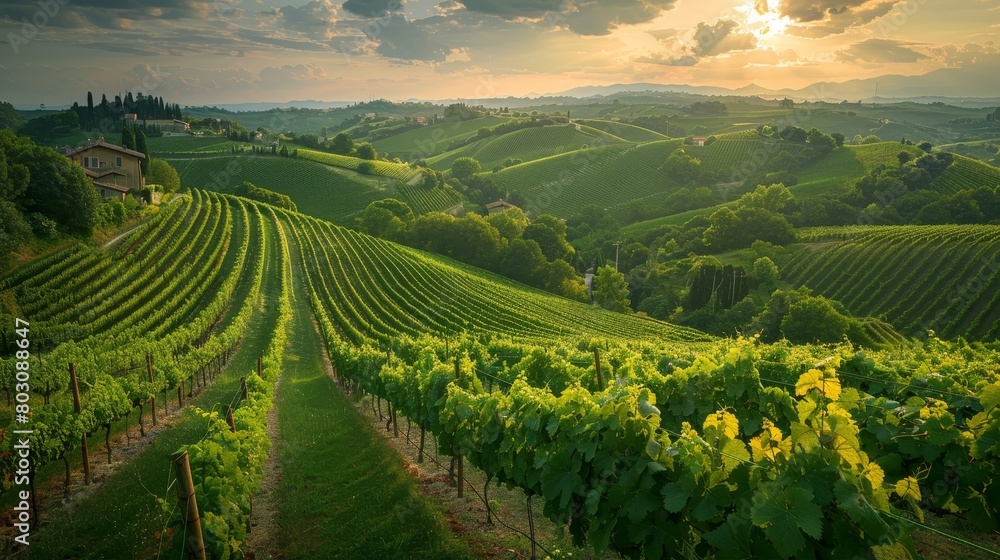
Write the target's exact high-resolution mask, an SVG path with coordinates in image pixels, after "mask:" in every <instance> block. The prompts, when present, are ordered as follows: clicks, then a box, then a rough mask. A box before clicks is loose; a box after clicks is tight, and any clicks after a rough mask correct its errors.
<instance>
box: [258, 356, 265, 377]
mask: <svg viewBox="0 0 1000 560" xmlns="http://www.w3.org/2000/svg"><path fill="white" fill-rule="evenodd" d="M257 377H260V378H261V379H263V378H264V358H257Z"/></svg>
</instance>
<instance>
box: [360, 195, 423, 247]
mask: <svg viewBox="0 0 1000 560" xmlns="http://www.w3.org/2000/svg"><path fill="white" fill-rule="evenodd" d="M413 221H414V216H413V210H412V209H411V208H410V206H409V205H408V204H407V203H405V202H403V201H402V200H397V199H395V198H383V199H381V200H376V201H374V202H372V203H371V204H369V205H368V206H367V207H366V208H365V209H364V210H363V211H362V212H361V217H360V218H358V223H359V225H360V227H361V230H362V231H364V232H365V233H367V234H369V235H374V236H376V237H383V238H386V239H401V238H402V237H403V235H404V234H405V232H406V230H407V229H408V228H409V226H410V225H412V224H413Z"/></svg>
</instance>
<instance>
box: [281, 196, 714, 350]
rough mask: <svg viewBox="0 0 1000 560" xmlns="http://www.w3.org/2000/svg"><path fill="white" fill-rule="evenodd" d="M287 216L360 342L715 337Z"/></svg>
mask: <svg viewBox="0 0 1000 560" xmlns="http://www.w3.org/2000/svg"><path fill="white" fill-rule="evenodd" d="M286 219H287V220H289V221H290V222H291V223H292V224H293V226H294V230H295V232H296V235H297V236H298V245H299V247H300V248H301V250H302V262H303V263H305V265H306V272H307V274H308V277H309V282H310V286H311V289H312V291H313V292H314V293H315V294H316V296H317V298H318V301H320V302H322V303H323V305H324V306H325V308H326V309H327V311H328V314H329V316H330V317H331V318H335V323H336V326H337V328H338V329H339V330H340V332H342V333H343V334H344V335H345V336H347V337H348V338H350V339H351V340H354V341H356V342H362V341H365V340H384V341H386V342H388V341H390V340H392V339H394V338H398V337H399V336H401V335H410V336H416V335H419V334H423V333H433V334H436V335H454V334H457V333H461V332H477V333H494V334H498V335H506V336H513V337H516V338H532V339H534V338H540V337H556V338H561V337H579V336H605V337H607V336H612V337H632V338H650V339H661V340H704V339H705V337H704V335H702V334H701V333H699V332H698V331H694V330H692V329H687V328H683V327H677V326H674V325H669V324H667V323H662V322H659V321H655V320H650V319H642V318H638V317H631V316H627V315H621V314H617V313H611V312H608V311H604V310H602V309H599V308H595V307H593V306H588V305H583V304H580V303H576V302H572V301H570V300H567V299H564V298H560V297H556V296H553V295H551V294H549V293H546V292H542V291H539V290H534V289H529V288H526V287H524V286H523V285H520V284H517V283H515V282H512V281H510V280H507V279H505V278H502V277H500V276H496V275H493V274H490V273H486V272H484V271H482V270H479V269H475V268H473V267H469V266H467V265H463V264H461V263H457V262H455V261H452V260H450V259H447V258H445V257H439V256H436V255H432V254H429V253H425V252H422V251H418V250H416V249H410V248H408V247H403V246H402V245H397V244H394V243H390V242H387V241H383V240H381V239H376V238H373V237H370V236H367V235H364V234H361V233H357V232H355V231H353V230H348V229H344V228H340V227H337V226H333V225H331V224H329V223H326V222H322V221H319V220H316V219H313V218H310V217H307V216H304V215H301V214H288V215H286ZM527 309H530V310H531V312H530V313H528V312H526V310H527Z"/></svg>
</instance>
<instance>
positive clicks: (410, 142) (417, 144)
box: [373, 117, 509, 161]
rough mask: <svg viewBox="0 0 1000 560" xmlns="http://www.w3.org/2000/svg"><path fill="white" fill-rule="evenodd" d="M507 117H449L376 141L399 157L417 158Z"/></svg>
mask: <svg viewBox="0 0 1000 560" xmlns="http://www.w3.org/2000/svg"><path fill="white" fill-rule="evenodd" d="M508 120H509V119H508V118H504V117H481V118H478V119H472V120H468V121H446V122H440V123H437V124H432V125H428V126H424V127H421V128H418V129H416V130H409V131H406V132H404V133H402V134H397V135H395V136H390V137H389V138H386V139H384V140H378V141H376V142H374V144H373V145H374V146H375V149H376V150H378V152H379V153H380V154H381V153H386V154H389V155H390V156H391V157H399V158H400V159H402V160H404V161H416V160H418V159H425V158H429V157H431V156H434V155H437V154H440V153H441V152H443V151H445V150H447V149H448V145H449V144H451V143H452V142H453V141H455V140H461V139H463V138H469V137H471V136H474V135H475V134H476V131H478V130H479V129H480V128H482V127H484V126H494V125H498V124H500V123H504V122H507V121H508Z"/></svg>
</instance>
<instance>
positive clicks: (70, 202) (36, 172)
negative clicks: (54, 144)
mask: <svg viewBox="0 0 1000 560" xmlns="http://www.w3.org/2000/svg"><path fill="white" fill-rule="evenodd" d="M8 157H9V158H10V159H9V161H14V162H17V163H21V164H23V165H24V166H25V167H26V168H27V169H28V173H29V176H30V178H31V179H30V182H29V184H28V189H27V191H26V192H25V195H24V197H23V198H22V200H21V202H20V206H21V207H22V208H23V209H24V210H25V211H26V212H39V213H41V214H43V215H45V216H48V217H49V218H52V219H53V220H55V221H56V222H58V223H59V224H61V225H63V226H65V227H67V228H68V229H70V230H72V231H75V232H79V233H89V232H90V231H91V229H92V228H93V227H94V225H95V223H96V220H97V208H98V205H99V204H100V197H99V195H98V194H97V189H95V188H94V185H93V183H91V182H90V179H88V178H87V175H86V174H85V173H84V172H83V168H81V167H80V166H79V165H77V164H76V163H75V162H73V161H71V160H70V159H69V158H67V157H66V156H64V155H62V154H60V153H57V152H55V151H54V150H51V149H49V148H43V147H41V146H34V145H32V147H31V148H30V149H28V150H26V151H25V152H21V153H19V154H17V155H16V156H14V157H10V156H8Z"/></svg>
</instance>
